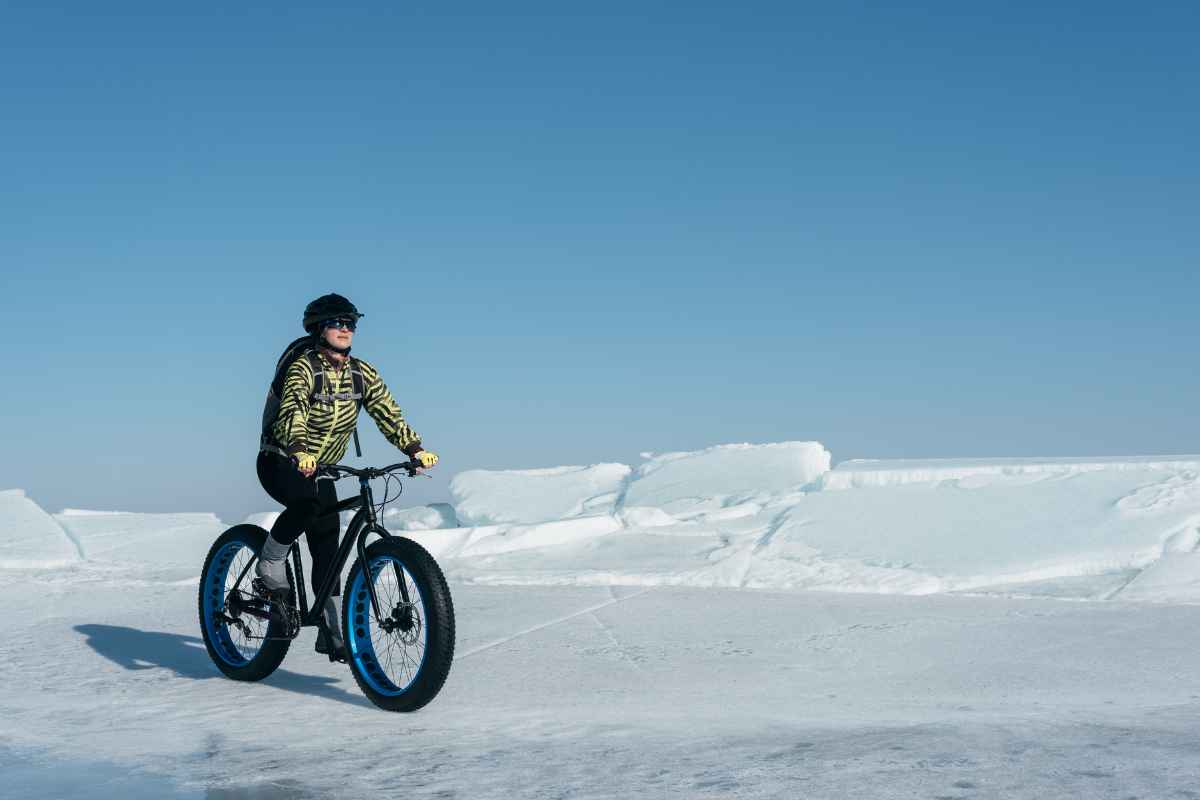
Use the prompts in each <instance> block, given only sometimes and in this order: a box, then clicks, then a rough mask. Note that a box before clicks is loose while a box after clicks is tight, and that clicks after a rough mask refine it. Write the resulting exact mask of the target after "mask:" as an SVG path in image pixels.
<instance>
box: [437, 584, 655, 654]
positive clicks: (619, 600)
mask: <svg viewBox="0 0 1200 800" xmlns="http://www.w3.org/2000/svg"><path fill="white" fill-rule="evenodd" d="M654 588H655V587H653V586H649V587H647V588H645V589H642V590H641V591H639V592H633V593H632V594H627V595H625V596H624V597H617V596H616V593H615V592H612V591H611V589H610V592H609V594H611V595H612V597H611V598H610V599H608V600H605V601H604V602H603V603H597V604H596V605H594V606H588V607H587V608H585V609H582V610H581V611H575V612H573V613H571V614H567V615H566V616H563V617H557V618H555V619H552V620H550V621H548V622H542V623H539V624H537V625H531V626H530V627H528V628H525V629H524V630H520V631H517V632H516V633H514V634H512V635H511V636H505V637H503V638H500V639H496V640H494V641H491V642H488V643H487V644H481V645H479V646H478V647H472V648H471V649H470V650H468V651H466V652H465V653H462V654H461V655H459V656H456V658H457V659H458V660H462V659H464V658H470V657H471V656H473V655H477V654H479V653H482V652H483V651H485V650H491V649H492V648H493V647H499V646H500V645H502V644H508V643H509V642H511V641H513V640H515V639H520V638H521V637H522V636H528V635H529V634H531V633H537V632H538V631H542V630H545V629H546V628H549V627H551V626H554V625H559V624H561V623H563V622H568V621H570V620H573V619H575V618H576V617H582V616H584V615H585V614H592V613H594V612H596V611H599V610H600V609H602V608H608V607H609V606H613V605H616V604H617V603H624V602H625V601H627V600H632V599H633V598H635V597H641V596H642V595H644V594H646V593H647V592H652V591H654Z"/></svg>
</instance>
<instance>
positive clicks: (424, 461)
mask: <svg viewBox="0 0 1200 800" xmlns="http://www.w3.org/2000/svg"><path fill="white" fill-rule="evenodd" d="M416 459H417V461H420V462H421V466H422V467H424V468H425V469H429V468H430V467H432V466H433V465H434V464H436V463H437V461H438V459H437V453H431V452H429V451H428V450H418V451H417V455H416Z"/></svg>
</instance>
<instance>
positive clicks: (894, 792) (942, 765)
mask: <svg viewBox="0 0 1200 800" xmlns="http://www.w3.org/2000/svg"><path fill="white" fill-rule="evenodd" d="M47 577H48V576H46V575H44V574H43V575H39V574H34V573H31V572H10V573H8V574H6V575H5V581H4V588H3V590H0V597H2V598H3V603H4V607H5V608H6V609H7V610H9V612H10V613H9V614H8V615H6V617H7V619H8V625H7V626H8V628H9V630H8V634H9V635H7V636H5V637H3V644H0V665H2V667H3V669H4V672H5V674H6V676H7V679H6V681H5V687H6V690H5V692H4V694H3V696H2V698H0V703H2V705H3V712H4V713H3V719H4V723H3V726H2V727H0V733H2V734H3V737H4V739H3V741H4V745H5V747H6V749H7V750H8V752H9V755H8V756H7V758H8V759H9V762H8V763H10V764H11V763H12V761H13V759H14V758H16V757H18V755H19V758H20V759H21V760H22V761H23V762H24V763H25V764H26V766H25V767H24V768H19V769H17V770H16V771H15V773H14V774H16V775H17V776H18V780H17V782H16V786H17V787H28V788H29V789H30V791H29V793H28V794H27V796H30V797H33V796H47V795H46V792H45V791H43V789H44V788H45V787H46V786H50V787H54V786H62V787H64V789H63V793H62V794H61V796H64V797H89V796H111V795H112V794H113V793H112V792H110V791H107V790H103V789H102V790H101V791H97V792H95V793H91V794H89V790H88V787H87V785H86V784H80V783H71V780H72V776H74V775H77V774H79V770H80V769H83V768H84V767H86V768H87V769H88V770H93V769H94V767H93V766H91V765H82V766H80V767H79V768H77V767H76V766H75V764H76V763H77V762H78V761H79V760H80V759H86V760H87V761H88V762H94V763H95V764H100V765H103V766H102V767H101V768H100V769H99V770H98V771H95V772H92V773H91V774H92V778H91V779H92V780H95V781H99V782H100V783H99V784H98V786H100V787H103V786H108V787H109V788H114V787H118V786H119V787H121V788H122V792H121V794H123V795H125V796H135V797H136V796H142V795H138V794H137V792H138V791H144V792H146V794H145V795H144V796H152V795H157V796H163V795H162V792H163V790H164V787H168V786H169V787H170V790H171V791H172V792H175V793H176V794H175V796H178V797H229V798H233V797H255V798H268V797H282V796H289V797H292V796H302V797H340V796H359V797H361V796H363V795H365V794H372V793H377V794H379V795H380V796H389V795H391V794H394V793H397V792H401V791H402V792H403V793H404V794H405V795H406V796H414V797H462V798H469V797H511V796H513V795H514V794H515V795H517V796H523V797H545V798H551V797H611V796H627V795H629V794H633V793H638V794H641V795H649V796H664V797H665V796H688V797H764V798H766V797H782V796H804V797H809V798H839V797H848V796H870V797H880V798H892V797H895V798H900V797H928V798H951V797H957V798H983V797H1005V798H1012V797H1029V798H1034V797H1041V798H1044V797H1048V796H1080V797H1084V796H1086V797H1092V798H1128V797H1155V798H1165V797H1192V796H1195V795H1194V794H1192V792H1193V791H1194V785H1195V776H1196V775H1200V744H1197V743H1196V742H1195V736H1194V731H1195V727H1196V723H1197V722H1198V721H1200V624H1198V623H1200V608H1195V607H1191V606H1168V605H1154V606H1147V605H1132V604H1121V603H1092V602H1068V601H1062V600H1028V599H1024V600H1016V599H1010V598H991V597H962V596H933V597H883V596H869V595H846V594H823V593H803V594H786V593H777V592H765V591H746V590H727V589H695V588H672V587H651V588H607V587H596V588H587V587H487V586H473V585H464V584H456V585H454V587H453V590H454V594H455V601H456V604H457V612H458V619H459V624H460V635H459V643H458V657H457V659H456V662H455V666H454V669H453V671H452V673H451V676H450V680H449V681H448V682H447V684H446V687H445V689H444V690H443V692H442V694H441V695H440V696H439V697H438V698H437V699H436V700H435V701H434V702H433V703H432V704H431V705H430V706H428V707H427V708H425V709H424V710H422V711H420V712H418V713H416V714H412V715H395V714H388V713H385V712H381V711H378V710H376V709H375V708H374V707H373V706H370V705H369V704H368V703H367V702H366V700H365V699H364V698H363V697H362V696H361V694H359V692H358V691H357V688H356V686H355V684H354V682H353V679H352V678H351V676H350V674H349V671H348V670H347V669H346V668H345V667H344V666H340V665H331V664H329V663H328V662H327V661H325V660H323V658H321V657H319V656H317V655H316V654H314V653H313V652H312V650H311V640H312V636H313V633H312V631H311V630H309V631H306V632H305V633H304V635H303V636H302V638H301V640H300V642H299V643H298V644H297V645H296V646H294V647H293V650H292V652H291V653H290V654H289V656H288V659H287V660H286V661H285V662H284V665H283V667H282V668H281V669H280V670H279V671H278V672H277V673H276V674H275V675H274V676H272V677H271V678H269V679H268V680H266V681H264V682H262V683H260V684H239V683H235V682H232V681H229V680H227V679H225V678H224V677H222V676H221V675H220V674H219V673H218V672H217V670H216V669H215V668H214V667H213V666H212V665H211V663H210V662H209V660H208V656H207V654H206V652H205V651H204V648H203V645H202V643H201V642H200V640H199V638H198V635H197V631H196V628H195V622H194V619H195V612H194V603H195V597H194V593H195V587H194V586H191V585H180V584H178V583H154V582H146V581H138V580H137V579H136V578H135V577H134V576H133V575H130V576H127V577H128V580H125V579H123V578H122V577H121V576H120V575H119V574H115V573H114V572H113V571H112V570H108V571H105V573H104V574H103V579H99V578H97V579H96V580H87V579H85V576H84V575H81V574H77V575H75V576H74V577H73V579H72V580H70V581H58V582H56V581H53V580H47ZM37 617H40V619H37ZM34 641H36V642H37V645H38V646H37V648H36V649H35V650H31V649H30V647H29V646H28V645H29V643H30V642H34ZM18 644H19V645H20V646H17V645H18ZM32 653H36V657H31V654H32ZM59 763H61V764H62V765H63V766H64V767H65V769H62V768H59V767H55V768H54V769H52V770H50V769H45V768H44V767H45V766H46V765H53V764H59ZM131 771H132V772H136V773H138V774H137V775H136V776H133V777H130V775H129V773H130V772H131ZM5 772H6V775H7V774H9V772H10V770H8V769H6V770H5ZM42 778H44V779H45V783H39V780H41V779H42ZM64 781H66V783H64ZM122 781H123V782H122ZM72 787H74V788H72ZM125 789H128V790H129V791H124V790H125ZM71 791H74V792H75V793H74V794H72V793H71ZM280 792H285V793H286V795H285V794H280Z"/></svg>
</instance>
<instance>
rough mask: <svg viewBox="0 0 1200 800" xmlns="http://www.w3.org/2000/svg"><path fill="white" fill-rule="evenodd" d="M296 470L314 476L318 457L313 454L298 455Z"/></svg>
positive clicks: (296, 457) (296, 456)
mask: <svg viewBox="0 0 1200 800" xmlns="http://www.w3.org/2000/svg"><path fill="white" fill-rule="evenodd" d="M293 458H295V459H296V469H298V470H300V471H301V472H303V473H304V474H305V475H312V474H313V473H314V472H315V471H316V469H317V457H316V456H314V455H313V454H311V453H296V455H295V456H293Z"/></svg>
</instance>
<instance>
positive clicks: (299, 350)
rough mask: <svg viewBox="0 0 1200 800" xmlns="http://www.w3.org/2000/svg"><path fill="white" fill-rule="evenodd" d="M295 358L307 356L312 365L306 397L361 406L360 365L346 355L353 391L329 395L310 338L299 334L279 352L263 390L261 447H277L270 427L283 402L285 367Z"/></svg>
mask: <svg viewBox="0 0 1200 800" xmlns="http://www.w3.org/2000/svg"><path fill="white" fill-rule="evenodd" d="M298 358H307V359H308V364H309V366H310V367H312V371H313V376H314V380H313V391H312V395H311V396H310V398H309V399H310V400H311V401H312V402H313V403H322V404H332V403H333V401H334V400H356V401H358V407H359V409H361V408H362V406H363V395H364V394H365V388H364V387H365V385H366V382H365V380H364V379H363V374H362V368H361V367H359V366H358V361H356V360H355V359H354V357H353V356H351V357H350V380H351V382H352V383H353V389H354V391H353V392H352V393H351V394H346V393H345V392H342V393H340V394H329V393H327V392H326V391H325V388H326V387H325V370H324V369H323V367H322V365H321V360H320V358H319V357H318V356H317V352H316V350H314V349H313V338H312V337H311V336H301V337H300V338H299V339H297V340H296V341H294V342H292V343H291V344H289V345H288V346H287V348H286V349H285V350H284V351H283V355H281V356H280V357H279V360H278V361H276V362H275V377H274V378H273V379H272V380H271V387H270V388H269V389H268V390H267V401H266V403H265V404H264V405H263V415H262V437H261V440H260V446H262V447H271V448H274V449H278V448H279V444H278V442H276V441H275V435H274V434H273V433H272V432H271V429H272V428H273V427H274V426H275V419H276V417H278V416H279V406H280V404H281V403H282V402H283V381H284V379H285V378H286V377H287V371H288V368H289V367H291V366H292V362H294V361H295V360H296V359H298ZM354 447H355V449H356V450H357V449H358V431H355V432H354Z"/></svg>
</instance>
